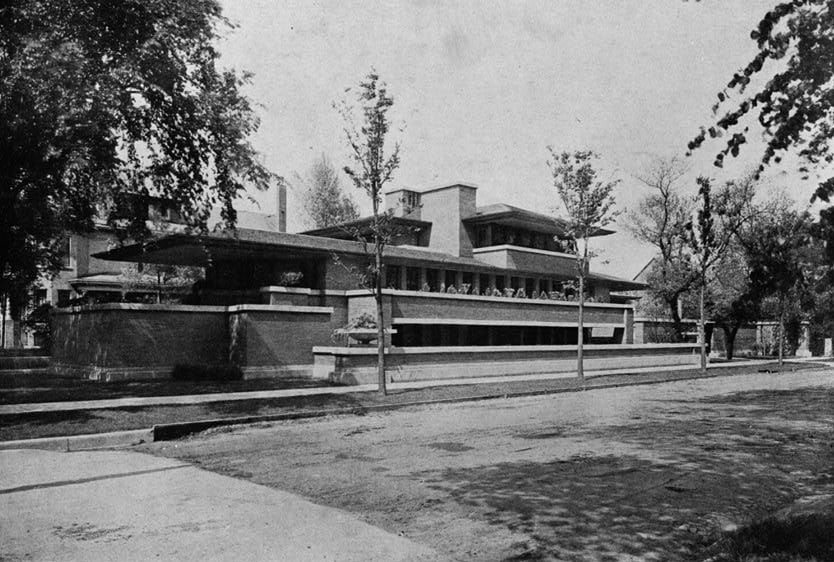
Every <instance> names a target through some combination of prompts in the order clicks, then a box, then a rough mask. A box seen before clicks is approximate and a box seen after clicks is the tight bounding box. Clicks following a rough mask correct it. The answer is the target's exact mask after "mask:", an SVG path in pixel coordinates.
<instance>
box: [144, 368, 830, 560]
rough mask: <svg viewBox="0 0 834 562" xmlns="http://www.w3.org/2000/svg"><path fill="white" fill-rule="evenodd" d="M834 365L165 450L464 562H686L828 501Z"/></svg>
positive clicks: (320, 424)
mask: <svg viewBox="0 0 834 562" xmlns="http://www.w3.org/2000/svg"><path fill="white" fill-rule="evenodd" d="M833 444H834V370H832V369H824V370H814V371H801V372H798V373H786V374H765V373H762V374H756V375H748V376H738V377H732V378H730V377H727V378H715V379H705V380H698V381H688V382H676V383H669V384H663V385H652V386H639V387H629V388H620V389H610V390H596V391H587V392H577V393H569V394H562V395H556V396H545V397H535V398H517V399H506V400H496V401H487V402H479V403H467V404H458V405H448V406H438V407H431V408H415V409H411V410H403V411H397V412H392V413H385V414H374V415H367V416H362V417H352V416H348V417H338V418H326V419H319V420H311V421H305V422H292V423H281V424H272V425H260V426H249V427H246V428H242V429H237V430H233V431H228V430H227V431H217V432H211V433H206V434H202V435H200V436H197V437H195V438H192V439H189V440H184V441H179V442H171V443H159V444H155V445H151V446H149V447H148V448H149V449H150V450H151V451H152V452H154V453H155V454H159V455H165V456H171V457H177V458H181V459H184V460H187V461H190V462H193V463H195V464H198V465H199V466H200V467H202V468H205V469H208V470H213V471H217V472H220V473H223V474H227V475H233V476H237V477H240V478H245V479H249V480H252V481H254V482H258V483H261V484H266V485H268V486H273V487H276V488H280V489H283V490H288V491H291V492H295V493H298V494H301V495H303V496H306V497H308V498H310V499H312V500H313V501H315V502H317V503H321V504H326V505H331V506H337V507H340V508H344V509H347V510H349V511H352V512H354V513H356V514H358V515H359V516H360V517H362V518H363V519H364V520H365V521H367V522H370V523H372V524H374V525H377V526H379V527H382V528H383V529H386V530H388V531H392V532H396V533H401V534H403V535H405V536H407V537H409V538H411V539H413V540H415V541H417V542H419V543H423V544H426V545H428V546H431V547H432V548H434V549H436V550H438V551H439V552H442V553H445V554H447V555H448V556H450V557H451V558H453V559H461V560H550V559H553V560H577V561H580V560H581V561H586V560H594V561H614V560H690V559H694V560H697V559H700V558H702V557H703V554H704V552H705V547H706V546H707V545H709V544H710V543H711V542H713V541H714V540H715V539H716V538H717V536H718V533H719V532H720V531H721V529H722V528H731V527H732V526H734V525H738V524H742V523H744V522H745V521H747V520H749V519H750V518H752V517H757V516H761V515H763V514H765V513H769V512H772V511H774V510H775V509H777V508H779V507H781V506H783V505H786V504H789V503H791V502H792V501H794V500H795V499H796V498H799V497H804V496H808V495H812V494H819V493H831V492H832V491H834V474H832V472H834V448H833V447H832V445H833Z"/></svg>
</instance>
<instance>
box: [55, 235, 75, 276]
mask: <svg viewBox="0 0 834 562" xmlns="http://www.w3.org/2000/svg"><path fill="white" fill-rule="evenodd" d="M58 251H59V252H60V253H61V267H64V268H66V269H69V268H71V267H72V238H70V237H69V236H67V237H66V238H63V239H62V240H61V241H60V242H59V247H58Z"/></svg>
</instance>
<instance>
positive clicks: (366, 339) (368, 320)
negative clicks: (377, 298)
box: [334, 312, 396, 345]
mask: <svg viewBox="0 0 834 562" xmlns="http://www.w3.org/2000/svg"><path fill="white" fill-rule="evenodd" d="M394 333H396V330H391V329H386V330H385V334H386V335H389V336H390V335H391V334H394ZM334 335H336V336H339V335H346V336H347V337H348V342H347V343H348V345H350V341H349V340H353V341H356V342H359V343H360V344H363V345H367V344H369V343H371V342H372V341H374V340H376V339H377V338H378V337H379V331H378V330H377V324H376V318H374V315H373V314H371V313H370V312H363V313H362V314H360V315H359V316H354V317H353V318H351V319H350V321H349V322H348V323H347V326H345V328H344V329H341V330H336V331H335V332H334Z"/></svg>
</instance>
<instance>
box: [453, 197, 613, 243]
mask: <svg viewBox="0 0 834 562" xmlns="http://www.w3.org/2000/svg"><path fill="white" fill-rule="evenodd" d="M463 222H465V223H467V224H487V223H491V224H500V225H503V226H509V227H513V228H523V229H526V230H534V231H537V232H544V233H546V234H552V235H555V236H559V237H564V236H565V235H566V234H565V232H566V231H567V228H568V223H567V221H565V220H564V219H560V218H557V217H551V216H548V215H543V214H541V213H535V212H533V211H528V210H527V209H521V208H519V207H513V206H512V205H505V204H503V203H497V204H495V205H486V206H485V207H478V208H477V210H476V211H475V214H474V215H472V216H471V217H467V218H465V219H463ZM607 234H614V231H613V230H608V229H607V228H600V229H598V230H597V231H596V232H594V234H593V236H605V235H607Z"/></svg>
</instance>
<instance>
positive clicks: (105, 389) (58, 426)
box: [0, 363, 814, 441]
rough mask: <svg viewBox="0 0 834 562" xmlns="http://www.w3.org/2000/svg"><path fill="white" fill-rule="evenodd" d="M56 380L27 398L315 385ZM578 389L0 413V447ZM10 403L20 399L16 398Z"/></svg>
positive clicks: (626, 378)
mask: <svg viewBox="0 0 834 562" xmlns="http://www.w3.org/2000/svg"><path fill="white" fill-rule="evenodd" d="M813 366H814V365H813V364H808V363H797V364H787V365H785V370H796V369H805V368H809V367H813ZM776 368H777V366H776V364H767V365H761V366H755V367H749V366H747V367H744V366H735V365H732V364H728V365H727V366H724V367H718V368H715V369H711V370H710V371H709V374H708V376H710V377H714V376H734V375H744V374H749V373H755V372H758V371H760V370H775V369H776ZM699 376H701V375H700V373H699V372H698V370H697V369H693V370H686V371H671V372H656V373H638V374H631V375H628V374H626V375H623V374H621V375H609V376H601V377H593V378H590V379H588V382H587V386H588V388H595V387H603V386H610V385H629V384H650V383H654V382H660V381H664V380H681V379H689V378H695V377H699ZM3 380H4V379H2V378H0V381H3ZM49 380H50V379H44V382H48V381H49ZM4 382H7V381H4ZM56 382H57V383H58V384H59V385H61V386H60V387H59V388H56V389H44V391H43V393H40V391H38V392H35V393H33V395H38V396H73V397H75V398H74V399H77V400H80V399H84V400H89V399H95V398H117V397H123V396H164V395H175V394H203V393H214V392H239V391H243V390H264V389H275V388H286V387H288V386H291V387H293V388H297V387H298V386H299V385H304V384H306V385H314V384H316V383H315V381H310V380H300V381H289V380H286V379H284V380H278V379H259V380H252V381H234V382H227V383H218V382H212V383H195V382H176V381H158V382H145V383H109V384H103V383H95V382H91V381H79V380H77V379H58V380H57V381H56ZM296 383H297V384H296ZM24 388H25V387H24ZM30 388H31V387H30ZM578 388H580V385H579V382H578V381H577V379H573V378H571V379H554V380H540V381H517V382H509V383H493V384H479V385H460V386H442V387H430V388H423V389H409V390H398V391H393V392H390V393H389V395H388V396H380V395H379V394H378V393H376V392H358V393H351V394H321V395H315V396H303V397H290V398H272V399H252V400H236V401H217V402H209V403H205V404H192V405H175V406H138V407H125V408H101V409H90V410H75V411H64V412H60V411H59V412H48V413H29V414H3V415H0V441H9V440H17V439H33V438H38V437H53V436H66V435H82V434H88V433H104V432H109V431H122V430H131V429H146V428H150V427H152V426H154V425H157V424H172V423H180V422H188V421H198V420H209V419H217V418H241V417H253V416H275V415H282V414H290V413H296V412H318V411H321V410H334V411H336V412H337V413H351V412H354V413H359V414H361V413H362V412H364V411H366V410H368V409H373V408H380V407H389V406H390V407H397V406H402V405H407V404H411V403H422V402H431V401H442V400H477V399H480V398H484V397H494V396H505V395H506V396H511V395H518V394H528V395H529V394H548V393H553V392H563V391H571V390H577V389H578ZM130 390H134V391H135V392H134V393H130V392H129V391H130ZM18 391H20V392H23V389H20V388H18V389H15V388H12V389H8V388H4V389H3V391H2V392H0V394H2V393H6V392H12V393H14V392H18ZM50 393H53V394H50ZM65 399H67V398H65ZM38 401H46V400H38ZM17 402H20V401H19V400H18V401H17ZM6 403H9V402H6Z"/></svg>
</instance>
